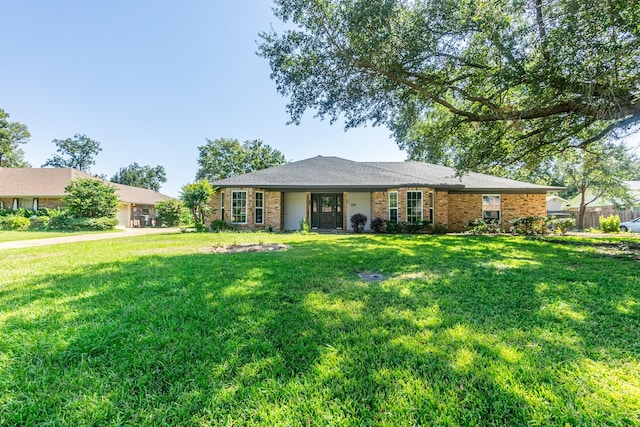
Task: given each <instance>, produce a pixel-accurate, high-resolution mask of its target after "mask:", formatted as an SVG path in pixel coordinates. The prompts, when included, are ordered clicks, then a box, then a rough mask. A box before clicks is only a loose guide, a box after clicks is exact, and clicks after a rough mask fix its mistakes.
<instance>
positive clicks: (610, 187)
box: [553, 142, 640, 229]
mask: <svg viewBox="0 0 640 427" xmlns="http://www.w3.org/2000/svg"><path fill="white" fill-rule="evenodd" d="M553 173H554V175H555V176H556V177H557V180H558V181H560V182H562V185H564V186H566V187H567V193H566V194H564V195H565V196H567V197H571V196H574V195H579V196H580V207H579V209H578V216H577V218H576V227H578V228H580V229H582V228H584V214H585V211H586V207H587V206H588V205H589V204H591V203H593V202H595V201H596V200H598V199H599V198H601V197H605V198H608V199H611V200H613V201H614V202H617V203H618V204H620V205H630V204H631V203H632V202H633V197H632V195H631V194H630V192H629V189H628V188H627V186H626V185H625V184H624V183H623V181H624V180H634V179H638V178H639V177H640V160H639V159H638V158H637V157H636V156H634V155H633V154H631V153H630V152H629V151H628V149H627V148H626V147H624V146H623V145H620V144H610V143H609V144H605V143H602V142H597V143H593V144H590V145H589V146H588V147H586V148H574V149H569V150H567V151H565V152H564V153H563V154H562V155H561V156H559V157H558V159H557V160H556V162H555V163H554V166H553Z"/></svg>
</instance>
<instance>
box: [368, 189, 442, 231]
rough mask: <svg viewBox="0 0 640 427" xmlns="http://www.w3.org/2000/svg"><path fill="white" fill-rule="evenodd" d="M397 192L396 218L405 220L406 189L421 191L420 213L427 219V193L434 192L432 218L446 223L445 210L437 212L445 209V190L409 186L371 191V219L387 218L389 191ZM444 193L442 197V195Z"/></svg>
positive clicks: (440, 222)
mask: <svg viewBox="0 0 640 427" xmlns="http://www.w3.org/2000/svg"><path fill="white" fill-rule="evenodd" d="M392 191H397V192H398V220H399V221H406V220H407V191H422V215H423V217H424V219H425V220H428V219H429V209H430V206H429V193H434V206H433V208H434V213H433V216H434V220H435V223H436V224H443V225H446V224H447V221H446V216H447V212H446V210H444V211H443V212H439V210H440V209H446V206H447V198H446V192H444V193H441V192H435V191H434V190H433V189H431V188H427V187H409V188H406V187H404V188H390V189H388V190H387V191H373V192H372V193H371V219H375V218H382V219H384V220H386V219H388V218H389V192H392ZM443 194H444V197H443Z"/></svg>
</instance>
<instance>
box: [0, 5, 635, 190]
mask: <svg viewBox="0 0 640 427" xmlns="http://www.w3.org/2000/svg"><path fill="white" fill-rule="evenodd" d="M0 16H2V25H0V40H2V41H3V46H2V53H1V54H0V58H1V64H2V65H1V66H0V108H3V109H4V110H5V111H6V112H7V113H9V114H10V115H11V118H10V120H13V121H19V122H21V123H24V124H26V125H27V126H28V127H29V130H30V132H31V135H32V137H31V141H30V142H29V143H28V144H26V145H25V146H24V150H25V152H26V157H27V160H28V161H29V162H30V163H31V164H32V165H33V166H34V167H39V166H41V165H42V164H43V163H44V162H45V161H46V159H47V158H49V157H50V156H51V154H53V153H54V152H55V148H56V147H55V145H54V144H53V143H52V142H51V141H52V140H53V139H64V138H68V137H71V136H73V135H74V134H76V133H80V134H86V135H88V136H89V137H90V138H93V139H95V140H98V141H100V143H101V146H102V152H101V153H100V154H99V155H98V156H97V157H96V165H95V166H94V167H93V168H92V172H95V173H100V174H105V175H107V176H108V177H111V176H112V175H113V174H114V173H115V172H116V171H117V170H118V169H119V168H121V167H124V166H126V165H129V164H130V163H133V162H138V163H139V164H142V165H151V166H155V165H163V166H164V167H165V169H166V171H167V178H168V182H167V183H166V184H165V185H164V186H163V187H162V189H161V191H162V192H163V193H166V194H169V195H172V196H177V195H178V193H179V191H180V188H181V187H182V186H183V185H185V184H187V183H189V182H192V181H193V180H194V178H195V173H196V170H197V158H198V149H197V147H198V146H200V145H203V144H204V143H205V142H206V141H205V139H206V138H210V139H215V138H220V137H226V138H237V139H239V140H240V141H244V140H250V139H262V140H263V141H264V142H265V143H266V144H268V145H270V146H272V147H274V148H276V149H278V150H280V151H282V152H283V153H284V155H285V156H286V158H287V159H288V160H301V159H305V158H308V157H313V156H317V155H327V156H328V155H335V156H340V157H344V158H348V159H352V160H360V161H376V160H378V161H402V160H404V159H405V157H406V156H405V154H404V153H402V152H401V151H400V150H399V149H398V148H397V145H396V143H395V142H394V141H393V140H392V139H390V137H389V131H388V130H387V129H386V128H379V127H378V128H373V127H366V128H358V129H352V130H349V131H347V132H345V131H344V129H343V125H342V124H341V123H336V124H334V125H330V124H329V123H328V122H327V121H321V120H320V119H317V118H314V117H313V114H308V115H307V116H306V117H305V118H304V119H303V122H302V124H301V125H299V126H295V125H286V123H287V121H288V119H289V117H288V116H287V114H286V112H285V105H286V99H284V98H282V97H281V96H280V95H279V94H278V93H277V92H276V89H275V84H274V82H273V81H271V79H270V78H269V74H270V69H269V65H268V63H267V61H266V60H264V59H262V58H259V57H258V56H257V55H256V54H255V52H256V50H257V41H258V33H259V32H261V31H267V30H269V29H270V28H271V25H273V26H274V27H276V28H277V27H278V25H279V22H278V21H277V20H276V18H275V17H274V16H273V14H272V12H271V2H270V1H268V0H218V1H215V0H209V1H205V0H187V1H183V2H176V1H174V2H168V1H164V0H155V1H150V0H134V1H131V0H127V1H125V0H114V1H108V2H107V1H100V2H99V1H86V0H83V1H80V0H77V1H70V0H55V1H51V0H3V1H2V7H1V15H0ZM631 142H632V143H633V145H634V146H635V147H637V146H638V145H640V136H638V134H636V135H635V136H634V137H633V139H632V140H631Z"/></svg>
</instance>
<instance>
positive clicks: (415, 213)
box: [407, 191, 422, 222]
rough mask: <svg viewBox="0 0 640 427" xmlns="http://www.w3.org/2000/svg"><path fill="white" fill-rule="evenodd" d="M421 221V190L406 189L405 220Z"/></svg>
mask: <svg viewBox="0 0 640 427" xmlns="http://www.w3.org/2000/svg"><path fill="white" fill-rule="evenodd" d="M418 221H422V192H420V191H407V222H418Z"/></svg>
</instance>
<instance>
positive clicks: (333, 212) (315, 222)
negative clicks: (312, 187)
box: [311, 193, 342, 229]
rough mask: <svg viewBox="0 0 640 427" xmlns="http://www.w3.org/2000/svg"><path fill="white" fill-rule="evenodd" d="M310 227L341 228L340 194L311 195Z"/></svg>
mask: <svg viewBox="0 0 640 427" xmlns="http://www.w3.org/2000/svg"><path fill="white" fill-rule="evenodd" d="M311 227H312V228H327V229H328V228H333V229H335V228H342V193H334V194H317V193H314V194H311Z"/></svg>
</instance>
